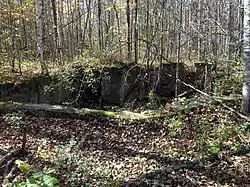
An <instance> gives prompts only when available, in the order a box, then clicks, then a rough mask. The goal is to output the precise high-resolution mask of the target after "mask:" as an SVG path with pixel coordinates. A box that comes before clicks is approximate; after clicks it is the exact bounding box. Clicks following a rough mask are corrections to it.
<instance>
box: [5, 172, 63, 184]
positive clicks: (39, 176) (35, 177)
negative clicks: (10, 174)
mask: <svg viewBox="0 0 250 187" xmlns="http://www.w3.org/2000/svg"><path fill="white" fill-rule="evenodd" d="M8 186H9V187H59V181H58V179H57V178H55V177H53V176H51V175H49V174H46V173H43V172H35V173H33V174H32V175H31V176H30V177H28V178H27V179H26V181H13V182H12V183H9V184H8Z"/></svg>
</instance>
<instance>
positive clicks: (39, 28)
mask: <svg viewBox="0 0 250 187" xmlns="http://www.w3.org/2000/svg"><path fill="white" fill-rule="evenodd" d="M42 12H43V2H42V0H36V26H37V32H36V39H37V49H38V56H39V59H40V64H41V69H42V74H48V70H47V68H46V65H45V63H44V58H43V20H42V18H43V17H42Z"/></svg>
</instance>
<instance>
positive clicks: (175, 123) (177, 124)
mask: <svg viewBox="0 0 250 187" xmlns="http://www.w3.org/2000/svg"><path fill="white" fill-rule="evenodd" d="M169 127H170V132H169V134H168V135H169V136H171V137H176V136H178V135H180V134H181V133H182V129H183V122H182V121H181V120H180V119H174V118H173V119H171V120H170V121H169Z"/></svg>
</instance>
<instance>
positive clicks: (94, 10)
mask: <svg viewBox="0 0 250 187" xmlns="http://www.w3.org/2000/svg"><path fill="white" fill-rule="evenodd" d="M0 5H1V6H0V52H1V53H0V55H1V59H2V61H6V62H8V63H10V64H11V66H13V68H14V67H15V62H16V61H17V59H20V61H22V60H23V59H29V60H30V59H31V60H34V59H37V60H39V61H40V63H41V67H42V69H43V71H44V72H46V71H47V70H46V63H48V62H50V61H53V62H56V63H57V64H59V65H63V64H64V63H65V61H68V60H71V59H73V58H74V57H75V56H77V55H81V54H83V53H84V52H86V51H94V52H95V53H99V54H101V55H104V56H116V57H119V59H125V60H126V61H132V62H135V63H144V64H145V65H146V66H147V67H149V66H151V65H153V64H154V63H165V62H169V61H176V62H177V61H178V62H191V63H193V62H206V63H213V64H214V65H215V66H217V64H218V63H219V62H226V65H227V67H228V71H230V70H229V69H230V67H231V63H233V62H234V61H235V60H237V59H238V58H239V57H240V56H241V52H242V38H243V32H242V30H243V17H244V12H243V11H244V9H243V2H242V0H230V1H229V0H225V1H218V0H159V1H153V0H145V1H142V0H102V1H101V0H63V1H62V0H36V1H35V6H34V3H33V1H31V0H2V1H1V3H0ZM180 7H182V8H180Z"/></svg>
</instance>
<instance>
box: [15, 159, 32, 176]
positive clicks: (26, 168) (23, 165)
mask: <svg viewBox="0 0 250 187" xmlns="http://www.w3.org/2000/svg"><path fill="white" fill-rule="evenodd" d="M15 164H16V165H17V168H18V169H19V170H20V171H21V172H22V173H24V174H25V175H28V174H29V173H31V172H34V168H33V167H32V166H31V165H29V164H27V163H26V162H24V161H22V160H16V161H15Z"/></svg>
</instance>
